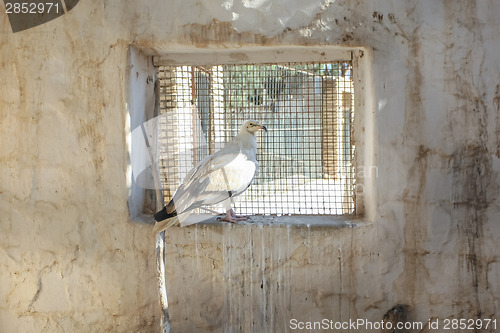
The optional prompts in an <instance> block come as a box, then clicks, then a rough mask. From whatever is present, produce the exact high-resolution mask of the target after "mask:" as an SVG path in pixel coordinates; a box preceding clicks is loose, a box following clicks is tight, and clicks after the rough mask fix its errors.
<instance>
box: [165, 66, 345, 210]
mask: <svg viewBox="0 0 500 333" xmlns="http://www.w3.org/2000/svg"><path fill="white" fill-rule="evenodd" d="M157 71H158V72H157V77H158V79H159V82H160V115H161V117H160V133H159V136H160V151H159V168H160V176H161V181H162V188H163V194H164V196H165V202H168V201H169V200H170V199H171V197H172V195H173V194H174V193H175V190H176V189H177V187H178V186H179V185H180V184H181V182H182V181H183V179H184V177H185V176H186V174H187V173H188V172H189V170H191V168H192V167H193V166H194V165H196V164H197V163H199V162H200V161H201V160H203V159H204V158H205V157H207V156H208V155H209V154H211V153H213V152H215V151H217V150H218V149H220V148H222V147H223V146H224V144H225V143H226V142H228V141H230V140H231V139H232V138H233V137H234V136H236V134H237V133H238V130H239V127H240V125H241V123H243V122H244V121H245V120H247V119H255V120H258V121H260V122H262V123H263V124H264V125H266V126H267V128H268V132H267V133H263V134H259V135H258V138H257V140H258V153H257V159H258V161H259V163H260V170H259V174H258V175H257V177H256V178H255V180H254V182H253V184H252V185H251V186H250V188H249V189H248V190H247V191H246V192H244V193H243V194H242V195H240V196H238V197H237V198H236V200H235V210H236V211H237V212H238V214H248V215H254V214H265V215H310V214H315V215H316V214H319V215H345V214H354V213H355V198H354V195H355V192H354V185H355V177H354V166H353V154H354V145H353V143H352V131H353V129H352V121H353V115H354V102H353V101H354V98H353V94H354V85H353V67H352V62H351V61H350V60H345V61H335V62H308V63H273V64H242V65H224V64H221V65H216V66H194V65H193V66H159V67H157ZM213 209H216V207H213ZM200 212H201V213H204V211H203V210H200Z"/></svg>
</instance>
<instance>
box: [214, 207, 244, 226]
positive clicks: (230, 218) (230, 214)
mask: <svg viewBox="0 0 500 333" xmlns="http://www.w3.org/2000/svg"><path fill="white" fill-rule="evenodd" d="M246 220H247V217H246V216H241V215H236V213H235V212H234V210H232V209H229V210H228V211H226V216H224V217H219V221H225V222H230V223H236V222H240V221H246Z"/></svg>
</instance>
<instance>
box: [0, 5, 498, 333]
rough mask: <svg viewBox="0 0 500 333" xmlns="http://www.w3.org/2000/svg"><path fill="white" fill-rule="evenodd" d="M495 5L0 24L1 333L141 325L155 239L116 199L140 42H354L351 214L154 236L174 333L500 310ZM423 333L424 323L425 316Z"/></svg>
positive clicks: (228, 10)
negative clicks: (356, 148)
mask: <svg viewBox="0 0 500 333" xmlns="http://www.w3.org/2000/svg"><path fill="white" fill-rule="evenodd" d="M499 14H500V3H498V2H496V1H493V0H490V1H486V0H485V1H480V2H472V1H465V0H463V1H445V0H443V1H433V0H432V1H431V0H429V1H418V2H416V1H411V2H410V1H399V0H398V1H396V0H394V1H389V0H374V1H340V0H339V1H336V2H334V3H332V2H331V1H324V2H322V1H308V2H305V1H288V2H285V1H278V0H273V1H268V2H255V3H247V2H243V1H241V2H240V1H236V0H235V1H220V2H215V3H214V2H211V1H202V0H190V1H175V2H174V1H168V2H163V1H147V2H142V1H133V0H129V1H116V0H112V1H105V2H102V1H97V0H89V1H80V3H79V4H78V5H77V6H76V7H75V8H74V9H73V10H71V11H70V12H69V13H68V14H66V15H64V16H63V17H61V18H58V19H56V20H54V21H51V22H49V23H46V24H44V25H41V26H39V27H36V28H33V29H30V30H27V31H24V32H19V33H16V34H13V33H11V32H10V27H9V24H8V20H7V17H6V15H3V14H2V15H1V16H0V17H1V19H0V27H1V28H0V29H1V31H2V33H1V34H0V45H1V47H0V70H1V77H2V80H1V81H0V91H1V92H2V93H1V94H0V119H1V120H0V137H1V140H0V161H1V163H0V265H1V269H0V330H1V331H5V332H26V331H36V332H66V331H75V332H89V331H92V332H101V331H115V332H131V331H134V332H136V331H137V332H146V331H147V332H153V331H158V330H159V313H160V309H159V305H158V298H157V288H156V282H155V281H156V269H155V258H154V237H153V235H152V234H151V227H150V226H148V225H145V224H136V223H132V222H131V218H130V217H129V211H128V207H127V199H128V197H129V187H128V185H129V184H130V183H129V179H128V175H129V173H128V172H127V170H128V168H129V166H128V161H129V158H128V156H127V151H128V149H127V131H126V125H127V123H129V120H127V117H128V114H129V113H128V107H129V106H128V104H127V102H128V101H129V100H128V97H129V96H128V93H129V92H128V90H129V89H128V87H129V80H128V73H129V68H127V66H128V65H129V64H130V59H129V57H128V50H129V46H130V44H131V43H134V45H136V46H137V47H138V48H142V50H143V52H145V53H149V54H155V53H156V54H158V53H161V52H166V51H171V50H181V49H183V50H193V51H196V50H198V51H199V50H202V49H204V48H210V49H213V48H225V49H227V48H240V47H252V46H271V45H272V46H289V45H295V46H308V45H309V46H318V45H343V46H352V47H363V48H365V50H366V52H365V54H364V57H367V58H366V59H367V61H368V62H369V64H371V66H370V68H367V69H366V71H365V75H366V77H365V78H366V80H367V84H366V86H365V91H364V92H363V93H364V94H365V95H366V96H368V99H367V100H366V103H365V107H366V110H364V112H365V118H364V119H365V121H367V122H368V124H373V125H374V126H368V127H367V128H366V132H365V134H364V135H365V136H366V137H367V138H369V139H368V140H367V142H365V143H364V151H362V152H361V153H362V154H363V161H364V163H366V164H368V165H376V167H377V168H378V177H377V178H376V179H373V178H372V179H365V180H364V182H365V184H367V186H368V187H369V188H372V189H373V193H372V194H371V196H370V198H368V199H369V200H368V201H367V202H366V216H367V217H365V220H366V221H365V222H366V225H364V226H358V227H354V228H341V229H338V228H334V227H330V228H327V227H313V226H311V227H307V226H288V227H287V226H258V225H256V226H251V225H241V226H230V225H207V226H192V227H189V228H172V229H171V230H170V231H169V233H168V235H167V242H168V244H167V263H170V265H167V276H168V279H169V280H168V281H169V282H168V285H167V290H168V292H169V295H168V296H169V303H170V314H171V320H172V330H173V331H176V332H192V331H196V330H197V331H207V332H209V331H213V332H218V331H220V330H221V328H222V329H224V330H225V331H227V332H231V331H232V332H238V331H252V330H253V331H256V332H258V331H263V332H274V331H276V332H278V331H285V330H286V329H287V327H288V321H289V320H290V319H292V318H296V319H297V320H301V321H307V320H318V319H323V318H328V319H332V320H347V319H349V318H352V319H356V318H364V319H369V320H373V321H375V320H380V319H381V318H382V316H383V314H384V313H385V312H386V311H387V310H388V309H389V308H391V307H392V306H393V305H395V304H397V303H403V304H407V305H409V312H408V320H410V321H412V320H418V321H422V322H423V323H427V322H428V320H429V319H431V318H432V319H436V318H439V319H441V320H442V319H445V318H476V317H481V318H492V317H494V315H495V313H496V311H497V309H498V308H499V307H500V288H499V285H500V284H499V279H500V261H499V250H498V246H497V242H496V239H497V236H498V235H499V232H500V224H499V222H498V221H499V220H500V209H499V207H500V205H499V204H500V201H499V199H498V194H499V179H498V171H499V170H500V161H499V158H500V148H499V147H500V112H499V111H500V110H499V105H500V102H499V101H500V88H499V87H500V84H499V82H500V80H499V79H500V77H499V66H500V63H499V62H498V54H500V35H499V34H498V31H499V28H500V23H498V19H497V17H498V15H499ZM423 331H424V332H427V331H430V330H429V328H428V327H427V328H424V330H423Z"/></svg>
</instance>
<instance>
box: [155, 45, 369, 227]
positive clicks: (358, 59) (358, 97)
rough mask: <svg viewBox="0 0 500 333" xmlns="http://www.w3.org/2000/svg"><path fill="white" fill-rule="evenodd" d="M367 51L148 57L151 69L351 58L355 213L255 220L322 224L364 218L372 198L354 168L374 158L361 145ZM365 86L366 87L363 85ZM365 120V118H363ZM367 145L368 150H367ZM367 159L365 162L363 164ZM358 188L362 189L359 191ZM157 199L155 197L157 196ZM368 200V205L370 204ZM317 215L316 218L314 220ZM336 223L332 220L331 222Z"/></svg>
mask: <svg viewBox="0 0 500 333" xmlns="http://www.w3.org/2000/svg"><path fill="white" fill-rule="evenodd" d="M367 54H368V52H367V50H365V49H363V48H343V47H342V48H339V47H298V48H297V47H280V48H263V47H257V48H246V49H243V48H240V49H233V50H222V51H221V50H216V51H215V50H199V49H196V50H174V51H169V52H162V53H161V55H156V56H153V57H152V64H153V66H154V70H155V71H156V68H157V67H158V66H162V65H167V66H173V65H175V66H182V65H196V66H209V65H218V64H221V63H224V64H235V65H237V64H245V63H250V62H251V63H269V62H279V63H283V62H316V61H317V62H334V61H339V60H348V59H351V61H352V66H353V72H354V75H353V81H354V91H355V93H354V110H355V113H356V115H355V117H354V121H353V123H352V126H353V131H352V135H351V140H352V143H353V144H354V145H355V147H356V149H355V153H354V155H353V157H352V163H353V165H354V167H353V169H354V178H355V183H356V187H355V189H354V192H355V199H354V205H355V215H293V216H281V217H280V216H278V217H276V216H264V217H263V218H262V219H258V220H259V221H258V222H257V223H263V224H266V223H267V222H269V223H286V224H309V223H311V222H312V223H313V224H314V223H315V222H314V221H315V220H316V222H317V224H320V225H325V219H326V220H327V221H333V222H335V221H337V222H338V221H347V220H359V219H360V218H361V219H364V217H365V216H366V207H367V200H366V199H367V198H369V200H368V201H370V202H374V201H375V200H376V198H375V196H374V192H373V188H374V182H375V179H371V178H369V179H367V177H365V176H364V175H363V176H361V177H360V176H359V174H358V167H359V166H363V165H373V163H370V162H369V161H373V160H374V153H373V150H374V144H373V143H371V144H368V145H367V144H365V142H367V141H369V140H365V138H366V137H367V134H369V136H371V135H373V131H372V128H373V123H374V115H373V112H371V105H372V102H371V100H370V95H371V93H372V92H371V89H369V82H367V81H368V80H369V79H370V78H371V71H370V70H369V67H368V64H369V62H368V59H367V58H368V56H367ZM367 87H368V88H367ZM367 119H368V121H367ZM367 148H368V149H367ZM367 162H368V163H367ZM360 189H362V190H360ZM157 200H158V198H157ZM370 202H368V206H370V205H371V203H370ZM315 217H317V218H316V219H314V218H315ZM196 218H197V219H199V220H200V221H203V222H207V223H210V222H212V221H214V220H215V218H214V216H213V215H210V214H207V215H206V216H204V214H201V215H198V217H196ZM327 224H328V223H327ZM335 224H336V223H332V225H335Z"/></svg>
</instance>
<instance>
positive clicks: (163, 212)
mask: <svg viewBox="0 0 500 333" xmlns="http://www.w3.org/2000/svg"><path fill="white" fill-rule="evenodd" d="M176 215H177V213H176V212H173V213H170V214H169V213H167V206H165V207H163V209H162V210H160V211H158V212H156V213H155V214H154V218H155V220H156V222H161V221H163V220H166V219H168V218H170V217H174V216H176Z"/></svg>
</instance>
